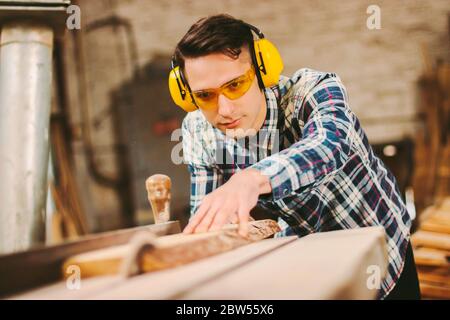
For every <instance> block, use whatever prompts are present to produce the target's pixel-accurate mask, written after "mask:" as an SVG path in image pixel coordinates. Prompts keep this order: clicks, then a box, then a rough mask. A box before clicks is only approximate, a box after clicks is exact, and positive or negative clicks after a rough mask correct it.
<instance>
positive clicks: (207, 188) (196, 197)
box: [182, 117, 223, 217]
mask: <svg viewBox="0 0 450 320" xmlns="http://www.w3.org/2000/svg"><path fill="white" fill-rule="evenodd" d="M191 120H192V119H190V118H189V117H186V118H185V119H184V120H183V124H182V135H183V159H184V162H185V163H186V164H187V166H188V170H189V173H190V181H191V182H190V214H191V217H192V216H193V215H194V214H195V212H196V211H197V209H198V207H199V206H200V204H201V202H202V200H203V198H204V197H205V196H206V195H207V194H209V193H210V192H212V191H213V190H215V189H217V188H218V187H219V186H220V185H221V184H222V183H223V175H222V172H221V170H220V169H219V168H218V167H217V166H215V165H214V164H210V163H209V161H208V156H207V153H206V151H205V148H204V147H203V146H204V142H203V139H202V137H203V135H202V134H203V130H202V128H200V127H196V126H195V121H191Z"/></svg>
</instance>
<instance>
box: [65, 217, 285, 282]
mask: <svg viewBox="0 0 450 320" xmlns="http://www.w3.org/2000/svg"><path fill="white" fill-rule="evenodd" d="M279 231H280V227H279V226H278V224H277V223H276V222H275V221H273V220H260V221H252V222H250V223H249V236H248V238H243V237H241V236H239V234H238V226H237V225H227V226H225V227H224V228H223V229H222V230H219V231H214V232H207V233H199V234H189V235H185V234H176V235H172V236H166V237H161V238H157V239H155V240H153V243H152V244H151V245H149V246H147V248H146V249H145V250H144V251H143V252H142V253H140V255H139V261H138V266H139V269H140V272H152V271H156V270H161V269H167V268H172V267H176V266H179V265H183V264H186V263H189V262H192V261H195V260H198V259H202V258H205V257H208V256H211V255H214V254H218V253H221V252H225V251H229V250H231V249H234V248H236V247H239V246H242V245H245V244H248V243H251V242H254V241H258V240H262V239H264V238H268V237H270V236H272V235H273V234H275V233H276V232H279ZM133 250H134V249H133V245H132V244H126V245H122V246H116V247H111V248H108V249H102V250H95V251H91V252H87V253H83V254H80V255H76V256H73V257H71V258H69V259H68V260H66V261H65V263H64V265H63V274H66V273H65V270H67V268H68V267H69V266H71V265H76V266H78V267H79V268H80V270H81V274H82V275H83V278H87V277H93V276H99V275H106V274H117V273H118V272H119V271H120V268H121V266H122V264H123V263H124V261H126V258H127V256H128V254H129V252H132V251H133Z"/></svg>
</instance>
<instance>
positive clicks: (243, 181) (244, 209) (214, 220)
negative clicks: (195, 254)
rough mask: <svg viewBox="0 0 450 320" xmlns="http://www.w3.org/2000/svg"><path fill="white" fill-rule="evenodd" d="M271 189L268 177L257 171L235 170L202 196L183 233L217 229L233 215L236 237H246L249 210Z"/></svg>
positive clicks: (231, 218)
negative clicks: (236, 171) (215, 187)
mask: <svg viewBox="0 0 450 320" xmlns="http://www.w3.org/2000/svg"><path fill="white" fill-rule="evenodd" d="M271 190H272V188H271V186H270V182H269V178H268V177H266V176H264V175H262V174H261V173H260V172H259V171H258V170H256V169H245V170H243V171H239V172H238V173H236V174H234V175H233V176H232V177H231V178H230V179H229V180H228V181H227V182H226V183H225V184H224V185H222V186H221V187H219V188H217V189H216V190H214V191H213V192H211V193H210V194H208V195H206V196H205V198H204V199H203V201H202V203H201V204H200V206H199V208H198V210H197V212H196V213H195V214H194V217H193V218H192V219H191V220H190V221H189V224H188V225H187V226H186V228H185V229H184V230H183V233H197V232H206V231H214V230H219V229H220V228H222V226H223V225H224V224H225V223H227V222H228V221H230V220H231V221H233V218H234V217H235V216H236V215H237V217H238V221H239V234H241V235H242V236H247V233H248V221H249V219H250V210H251V209H252V208H253V207H254V206H255V205H256V203H257V201H258V197H259V195H260V194H264V193H269V192H271Z"/></svg>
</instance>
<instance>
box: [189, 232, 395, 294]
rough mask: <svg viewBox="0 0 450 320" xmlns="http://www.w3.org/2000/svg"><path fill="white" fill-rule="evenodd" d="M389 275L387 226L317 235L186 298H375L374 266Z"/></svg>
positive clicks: (208, 285)
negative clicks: (370, 285) (371, 277)
mask: <svg viewBox="0 0 450 320" xmlns="http://www.w3.org/2000/svg"><path fill="white" fill-rule="evenodd" d="M372 267H375V268H377V269H378V271H379V275H380V277H381V279H382V278H383V277H384V276H385V275H386V270H387V250H386V240H385V233H384V229H383V228H381V227H371V228H362V229H354V230H343V231H333V232H325V233H317V234H313V235H309V236H306V237H304V238H301V239H299V240H296V241H294V242H291V243H289V244H287V245H286V246H283V247H281V248H279V249H278V250H276V251H274V252H273V253H271V254H270V255H264V256H262V257H261V258H260V259H258V260H255V261H252V262H250V263H248V264H246V265H244V266H242V267H240V268H239V269H237V270H234V271H233V272H230V273H227V274H225V275H223V276H222V277H220V278H218V279H216V280H214V281H210V282H207V283H205V284H204V285H202V286H200V287H197V288H195V289H193V290H189V291H188V292H186V293H185V294H184V295H182V296H181V297H180V298H182V299H373V298H375V297H376V294H377V290H373V289H372V290H371V289H370V288H368V286H367V281H368V277H369V275H370V274H369V273H368V270H372V269H369V268H372Z"/></svg>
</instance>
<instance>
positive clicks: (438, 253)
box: [414, 247, 450, 268]
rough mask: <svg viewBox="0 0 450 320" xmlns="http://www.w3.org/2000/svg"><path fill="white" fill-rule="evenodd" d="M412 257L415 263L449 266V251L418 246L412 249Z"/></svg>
mask: <svg viewBox="0 0 450 320" xmlns="http://www.w3.org/2000/svg"><path fill="white" fill-rule="evenodd" d="M414 259H415V261H416V264H417V265H423V266H436V267H447V268H450V262H449V259H450V251H443V250H437V249H430V248H423V247H420V248H417V249H415V250H414Z"/></svg>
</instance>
